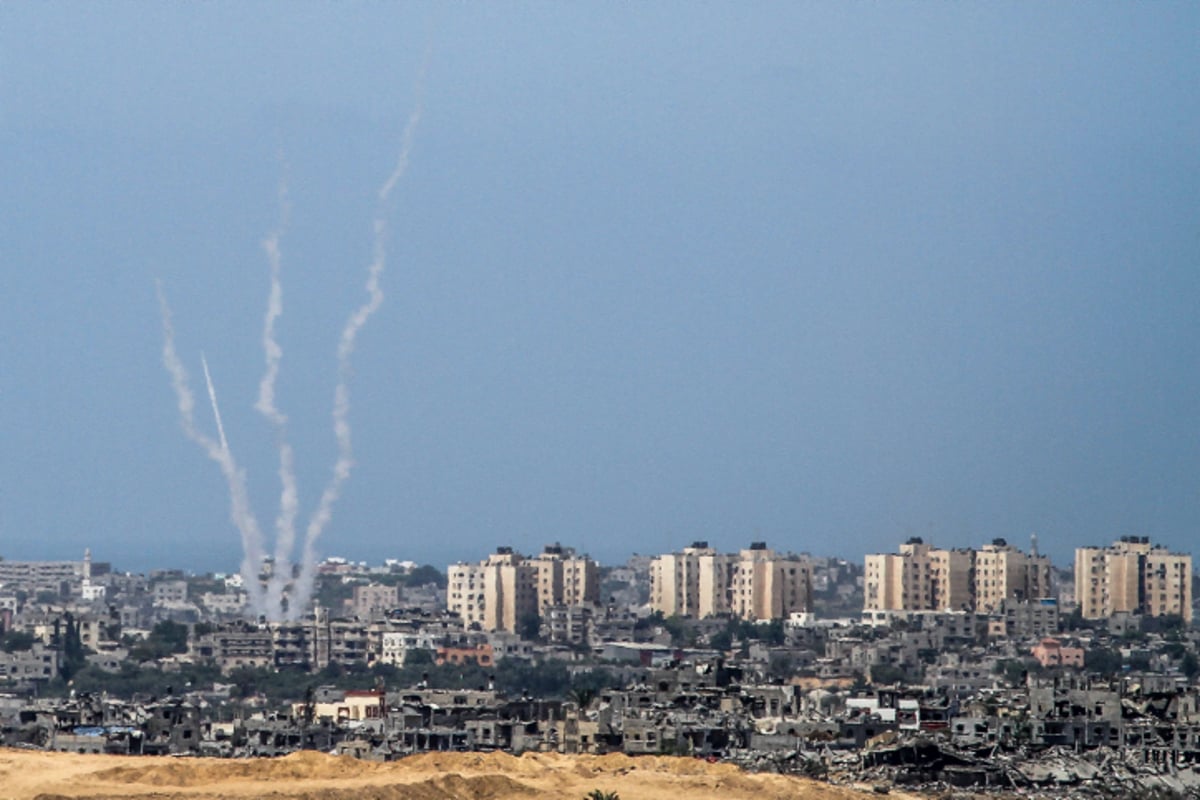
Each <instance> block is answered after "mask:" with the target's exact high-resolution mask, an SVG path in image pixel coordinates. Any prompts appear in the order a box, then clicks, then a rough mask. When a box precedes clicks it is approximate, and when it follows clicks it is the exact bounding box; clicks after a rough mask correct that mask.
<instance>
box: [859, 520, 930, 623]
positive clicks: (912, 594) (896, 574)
mask: <svg viewBox="0 0 1200 800" xmlns="http://www.w3.org/2000/svg"><path fill="white" fill-rule="evenodd" d="M935 552H936V553H941V552H944V551H935V550H934V548H933V546H932V545H929V544H926V543H925V541H924V540H922V539H921V538H920V537H917V536H914V537H913V538H911V539H909V540H908V541H907V542H905V543H904V544H902V545H900V552H899V553H872V554H870V555H868V556H867V557H866V559H865V562H864V565H863V610H865V611H892V610H896V611H901V610H903V611H934V610H940V609H937V606H936V605H935V603H934V596H935V592H934V585H933V584H934V581H933V574H934V563H935V562H934V553H935ZM950 563H951V562H950V560H949V559H942V558H940V557H939V560H938V562H937V564H938V566H939V567H942V568H948V565H949V564H950Z"/></svg>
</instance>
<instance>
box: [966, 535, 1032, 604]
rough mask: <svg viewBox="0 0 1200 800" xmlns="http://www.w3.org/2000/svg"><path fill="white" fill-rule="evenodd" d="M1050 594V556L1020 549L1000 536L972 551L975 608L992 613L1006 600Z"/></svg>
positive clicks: (1021, 599) (1018, 600)
mask: <svg viewBox="0 0 1200 800" xmlns="http://www.w3.org/2000/svg"><path fill="white" fill-rule="evenodd" d="M1049 596H1050V559H1049V558H1048V557H1047V556H1040V555H1038V554H1037V553H1028V554H1027V553H1022V552H1021V551H1020V550H1018V549H1017V548H1015V547H1013V546H1012V545H1010V544H1008V542H1006V541H1004V540H1003V539H995V540H994V541H993V542H992V543H991V544H985V545H984V546H983V547H981V548H980V549H979V550H976V551H975V610H976V611H977V612H979V613H982V614H995V613H998V612H999V611H1000V610H1001V609H1002V608H1003V604H1004V602H1005V601H1006V600H1008V601H1016V602H1023V601H1026V600H1036V599H1037V598H1040V597H1049Z"/></svg>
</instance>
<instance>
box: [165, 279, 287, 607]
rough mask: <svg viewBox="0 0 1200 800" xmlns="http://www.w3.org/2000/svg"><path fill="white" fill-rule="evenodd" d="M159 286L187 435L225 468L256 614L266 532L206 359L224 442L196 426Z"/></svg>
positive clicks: (169, 363) (193, 406)
mask: <svg viewBox="0 0 1200 800" xmlns="http://www.w3.org/2000/svg"><path fill="white" fill-rule="evenodd" d="M157 289H158V305H159V309H160V310H161V311H162V324H163V350H162V358H163V365H164V366H165V367H166V368H167V372H168V373H169V374H170V376H171V386H172V387H173V388H174V389H175V397H176V400H177V401H178V404H179V418H180V423H181V424H182V426H183V432H184V433H185V434H186V435H187V437H188V438H189V439H191V440H192V441H193V442H195V443H196V444H197V445H199V446H200V448H201V449H202V450H203V451H204V453H205V455H207V456H208V457H209V458H211V459H212V460H213V461H215V462H216V463H217V465H218V466H219V467H220V468H221V474H222V475H224V476H225V482H226V484H227V485H228V487H229V517H230V519H231V520H232V521H233V524H234V525H235V526H236V527H237V529H238V531H239V532H240V533H241V535H242V553H243V557H242V565H241V574H242V580H243V581H244V582H245V584H246V591H247V598H248V602H249V604H250V609H251V611H253V612H254V614H255V615H258V614H261V613H263V612H264V610H265V609H264V606H263V595H262V589H261V588H260V586H259V583H258V569H259V566H260V565H261V564H262V533H261V532H260V531H259V528H258V521H257V520H255V518H254V513H253V512H252V511H251V509H250V501H249V497H248V495H247V493H246V479H245V475H244V474H243V473H242V471H241V470H239V469H238V466H237V462H235V461H234V459H233V453H232V452H230V450H229V444H228V441H227V440H226V438H225V430H224V427H223V426H222V425H221V415H220V411H219V410H218V408H217V394H216V390H215V389H214V388H213V384H212V378H211V377H210V376H209V372H208V363H207V362H206V361H203V362H202V363H203V365H204V377H205V381H206V382H207V384H208V395H209V399H210V400H211V401H212V407H213V414H214V416H215V417H216V420H217V430H218V433H219V436H220V441H219V442H218V441H214V440H213V438H212V437H211V436H208V435H207V434H204V433H201V432H200V430H199V429H198V428H197V427H196V420H195V410H196V399H195V397H194V396H193V395H192V390H191V389H190V388H189V387H188V374H187V370H185V369H184V367H183V362H181V361H180V360H179V355H178V354H177V353H176V352H175V327H174V324H173V323H172V320H171V309H170V307H169V306H168V305H167V298H166V295H164V294H163V290H162V285H161V284H159V285H158V286H157Z"/></svg>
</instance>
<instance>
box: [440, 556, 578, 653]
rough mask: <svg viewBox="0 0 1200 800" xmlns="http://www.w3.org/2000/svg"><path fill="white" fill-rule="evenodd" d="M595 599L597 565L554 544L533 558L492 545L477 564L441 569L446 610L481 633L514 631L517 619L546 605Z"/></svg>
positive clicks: (518, 621)
mask: <svg viewBox="0 0 1200 800" xmlns="http://www.w3.org/2000/svg"><path fill="white" fill-rule="evenodd" d="M599 598H600V567H599V565H598V564H597V563H596V562H595V561H593V560H592V559H590V558H588V557H587V556H579V555H576V554H575V551H574V550H572V549H571V548H569V547H563V546H562V545H558V544H554V545H549V546H547V547H546V549H545V551H544V552H542V553H541V554H540V555H538V556H535V557H534V558H527V557H526V556H523V555H521V554H520V553H517V552H515V551H514V550H513V549H512V548H511V547H498V548H496V552H495V553H492V554H491V555H489V556H488V557H487V559H485V560H484V561H482V562H480V563H478V564H464V563H458V564H452V565H451V566H450V567H449V569H448V570H447V589H446V605H447V607H448V608H449V609H450V611H453V612H455V613H457V614H458V615H459V617H461V618H462V620H463V622H464V624H466V625H467V626H471V625H473V624H474V625H478V627H480V628H481V629H483V630H485V631H509V632H516V631H517V628H518V626H519V625H520V624H521V622H522V621H523V620H525V619H526V618H528V617H530V616H533V615H541V614H542V613H544V611H545V609H546V608H548V607H549V606H555V605H576V604H584V603H595V602H597V601H598V600H599Z"/></svg>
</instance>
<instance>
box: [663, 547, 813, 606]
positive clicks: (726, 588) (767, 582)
mask: <svg viewBox="0 0 1200 800" xmlns="http://www.w3.org/2000/svg"><path fill="white" fill-rule="evenodd" d="M650 607H651V608H653V609H654V610H655V611H659V612H661V613H662V614H663V615H664V616H668V617H670V616H679V617H692V618H695V619H704V618H705V617H711V616H717V615H721V614H733V615H734V616H738V617H741V618H743V619H751V620H770V619H781V618H785V617H787V616H788V615H790V614H791V613H793V612H799V611H809V610H811V609H812V568H811V566H810V564H809V562H808V559H807V558H802V557H800V556H795V555H780V554H778V553H776V552H774V551H773V550H770V549H768V548H767V546H766V543H764V542H754V543H752V544H751V545H750V547H749V548H747V549H745V550H742V551H741V552H740V553H737V554H729V553H718V552H717V551H716V550H715V549H713V548H711V547H709V546H708V543H707V542H694V543H693V544H692V545H691V546H690V547H685V548H683V550H682V551H681V552H678V553H666V554H664V555H660V556H657V557H655V558H654V559H653V560H652V561H651V562H650Z"/></svg>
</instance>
